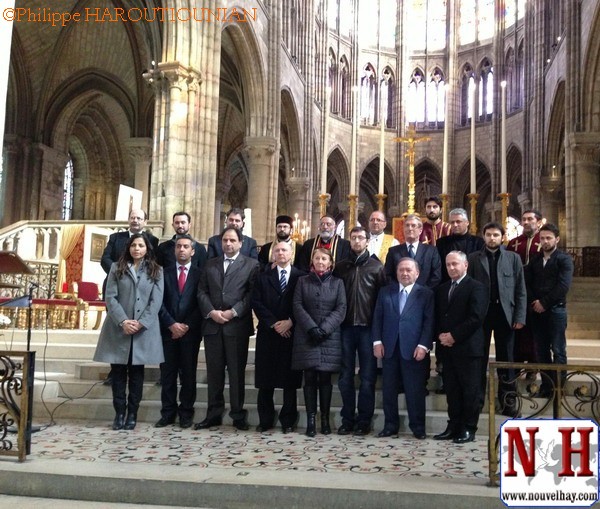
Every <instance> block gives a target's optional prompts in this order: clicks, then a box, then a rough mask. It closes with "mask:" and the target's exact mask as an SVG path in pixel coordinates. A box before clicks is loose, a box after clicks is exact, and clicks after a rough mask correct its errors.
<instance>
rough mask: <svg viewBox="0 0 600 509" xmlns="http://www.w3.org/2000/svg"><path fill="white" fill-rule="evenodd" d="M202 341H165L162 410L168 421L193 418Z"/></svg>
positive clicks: (183, 339) (161, 372) (161, 367)
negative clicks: (176, 418)
mask: <svg viewBox="0 0 600 509" xmlns="http://www.w3.org/2000/svg"><path fill="white" fill-rule="evenodd" d="M199 349H200V338H199V337H198V338H191V337H187V338H186V337H183V338H180V339H171V338H166V339H163V351H164V353H165V362H163V363H162V364H161V365H160V381H161V391H160V399H161V402H162V407H161V410H160V414H161V416H162V417H163V418H165V419H174V418H175V416H176V415H179V418H180V419H192V418H193V417H194V403H196V371H197V368H198V350H199ZM177 378H179V381H180V383H181V388H180V390H179V408H178V407H177Z"/></svg>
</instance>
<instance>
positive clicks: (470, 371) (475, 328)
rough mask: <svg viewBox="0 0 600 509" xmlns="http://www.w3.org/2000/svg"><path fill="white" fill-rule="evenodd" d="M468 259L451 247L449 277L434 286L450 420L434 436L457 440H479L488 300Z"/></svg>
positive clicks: (438, 336) (437, 353)
mask: <svg viewBox="0 0 600 509" xmlns="http://www.w3.org/2000/svg"><path fill="white" fill-rule="evenodd" d="M444 238H446V237H444ZM468 265H469V263H468V261H467V255H466V254H465V253H463V252H461V251H451V252H450V253H448V255H447V256H446V269H447V271H448V275H449V277H450V279H449V280H448V281H446V282H445V283H443V284H441V285H440V286H438V287H437V289H436V291H435V309H436V338H437V346H436V350H435V353H436V356H439V357H440V358H441V359H442V362H443V363H444V371H443V372H442V378H443V380H444V386H445V388H446V401H447V403H448V417H449V420H448V426H447V428H446V430H445V431H443V432H442V433H439V434H438V435H435V436H434V437H433V438H434V439H435V440H453V441H454V443H456V444H464V443H467V442H472V441H473V440H475V432H476V431H477V423H478V421H479V413H480V412H481V391H482V388H481V369H482V368H481V365H482V363H483V356H484V354H485V337H484V334H483V321H484V319H485V315H486V312H487V307H488V301H489V299H488V295H487V290H486V288H485V285H484V284H483V283H480V282H479V281H476V280H475V279H473V278H472V277H471V276H469V275H468V274H467V267H468Z"/></svg>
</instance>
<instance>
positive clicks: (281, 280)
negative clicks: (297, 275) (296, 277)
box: [279, 269, 287, 293]
mask: <svg viewBox="0 0 600 509" xmlns="http://www.w3.org/2000/svg"><path fill="white" fill-rule="evenodd" d="M286 274H287V271H286V270H285V269H281V272H280V275H279V287H280V288H281V293H283V292H285V287H286V286H287V281H286V280H285V275H286Z"/></svg>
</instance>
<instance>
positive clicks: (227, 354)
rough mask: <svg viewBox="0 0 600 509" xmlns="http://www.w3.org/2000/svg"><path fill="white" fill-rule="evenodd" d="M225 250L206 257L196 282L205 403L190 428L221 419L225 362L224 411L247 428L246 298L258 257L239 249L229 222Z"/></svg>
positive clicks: (215, 423) (238, 236) (248, 309)
mask: <svg viewBox="0 0 600 509" xmlns="http://www.w3.org/2000/svg"><path fill="white" fill-rule="evenodd" d="M221 238H222V244H221V245H222V249H223V253H224V256H222V257H218V258H211V259H209V260H208V261H207V262H206V265H205V266H204V271H202V273H201V276H200V283H199V285H198V300H199V303H200V310H201V312H202V316H203V317H204V318H205V320H204V322H203V324H202V335H203V336H204V349H205V352H206V371H207V378H208V408H207V411H206V418H205V419H204V420H203V421H201V422H199V423H198V424H196V426H195V429H204V428H210V427H211V426H218V425H220V424H221V423H222V418H223V411H224V409H225V400H224V398H223V390H224V387H225V368H227V373H228V375H229V401H230V405H231V409H230V412H229V416H230V417H231V418H232V419H233V425H234V426H235V427H236V428H237V429H240V430H247V429H248V427H249V426H248V421H247V411H246V410H244V390H245V385H246V382H245V370H246V362H247V360H248V343H249V336H250V335H251V334H253V333H254V324H253V323H252V309H251V299H252V291H253V290H254V284H255V282H256V277H257V275H258V271H259V264H258V261H257V260H253V259H252V258H248V257H247V256H244V255H243V254H241V253H240V249H241V248H242V232H241V230H239V229H237V228H235V227H233V226H229V227H227V228H225V230H223V233H222V235H221Z"/></svg>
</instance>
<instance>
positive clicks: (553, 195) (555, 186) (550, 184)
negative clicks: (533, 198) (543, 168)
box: [539, 175, 566, 237]
mask: <svg viewBox="0 0 600 509" xmlns="http://www.w3.org/2000/svg"><path fill="white" fill-rule="evenodd" d="M540 183H541V185H540V189H539V193H540V198H541V202H542V213H543V214H544V217H545V218H546V219H547V220H548V222H549V223H553V224H555V225H557V226H558V224H559V222H560V197H559V194H560V191H561V190H564V183H563V179H562V178H561V177H560V176H556V175H551V176H548V177H542V179H541V181H540ZM561 230H562V229H561ZM565 233H566V232H565ZM561 237H562V235H561Z"/></svg>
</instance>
